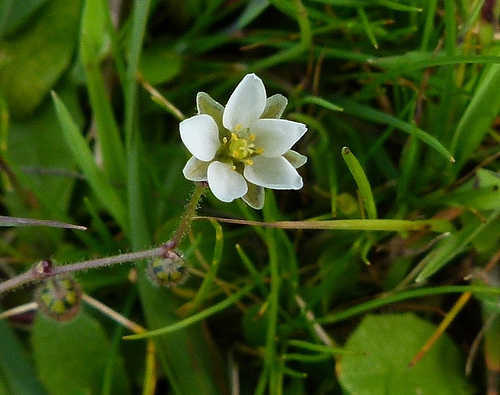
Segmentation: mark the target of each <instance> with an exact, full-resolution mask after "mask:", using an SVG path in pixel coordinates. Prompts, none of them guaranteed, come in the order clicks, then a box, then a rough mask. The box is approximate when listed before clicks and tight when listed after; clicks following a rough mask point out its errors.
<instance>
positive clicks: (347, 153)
mask: <svg viewBox="0 0 500 395" xmlns="http://www.w3.org/2000/svg"><path fill="white" fill-rule="evenodd" d="M342 158H344V160H345V163H346V165H347V167H348V168H349V171H350V172H351V174H352V176H353V178H354V181H355V182H356V185H357V186H358V190H359V195H360V197H361V200H362V202H363V205H364V207H365V209H366V213H367V214H368V218H369V219H376V218H377V207H376V206H375V200H374V199H373V193H372V188H371V186H370V182H369V181H368V177H366V174H365V172H364V170H363V168H362V167H361V164H360V163H359V161H358V159H357V158H356V156H355V155H354V154H353V153H352V151H351V150H350V149H349V148H348V147H344V148H342Z"/></svg>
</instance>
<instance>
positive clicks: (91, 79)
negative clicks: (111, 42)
mask: <svg viewBox="0 0 500 395" xmlns="http://www.w3.org/2000/svg"><path fill="white" fill-rule="evenodd" d="M104 7H105V4H104V2H103V1H102V0H89V1H86V2H85V7H84V10H83V17H82V27H81V33H80V56H81V59H82V63H83V68H84V70H85V75H86V78H87V88H88V91H89V99H90V105H91V107H92V113H93V115H94V117H95V120H96V124H97V132H98V136H99V143H100V147H101V150H102V158H103V165H104V169H105V172H106V174H107V175H108V176H109V177H110V179H111V180H113V181H114V182H120V183H123V182H124V180H125V177H126V174H127V173H126V162H125V150H124V148H123V143H122V141H121V139H120V133H119V131H118V126H117V124H116V120H115V118H114V116H113V110H112V108H111V102H110V98H109V94H108V92H107V89H106V86H105V84H104V79H103V76H102V74H101V71H100V56H101V55H100V53H99V52H100V51H101V50H102V47H103V44H104V41H105V38H106V24H107V23H106V18H105V16H106V11H105V10H104Z"/></svg>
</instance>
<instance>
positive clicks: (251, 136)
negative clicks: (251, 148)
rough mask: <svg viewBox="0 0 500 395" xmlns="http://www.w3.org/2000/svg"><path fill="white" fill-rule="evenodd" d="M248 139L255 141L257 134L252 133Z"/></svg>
mask: <svg viewBox="0 0 500 395" xmlns="http://www.w3.org/2000/svg"><path fill="white" fill-rule="evenodd" d="M248 140H250V141H255V134H253V133H252V134H250V136H248Z"/></svg>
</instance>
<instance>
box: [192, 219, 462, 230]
mask: <svg viewBox="0 0 500 395" xmlns="http://www.w3.org/2000/svg"><path fill="white" fill-rule="evenodd" d="M194 219H215V220H217V221H219V222H226V223H229V224H239V225H249V226H262V227H265V228H279V229H311V230H360V231H363V230H366V231H372V230H378V231H385V232H407V231H412V230H429V231H432V232H439V233H442V232H450V231H452V230H454V228H453V226H452V224H451V223H450V222H449V221H447V220H442V219H428V220H416V221H409V220H402V219H338V220H331V221H276V222H261V221H249V220H244V219H233V218H220V217H195V218H194Z"/></svg>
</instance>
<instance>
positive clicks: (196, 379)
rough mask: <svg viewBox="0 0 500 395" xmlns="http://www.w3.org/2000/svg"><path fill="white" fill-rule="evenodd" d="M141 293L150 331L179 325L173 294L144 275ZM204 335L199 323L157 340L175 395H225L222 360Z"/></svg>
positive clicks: (164, 368)
mask: <svg viewBox="0 0 500 395" xmlns="http://www.w3.org/2000/svg"><path fill="white" fill-rule="evenodd" d="M139 291H140V295H141V301H142V305H143V308H144V312H145V314H146V319H147V322H148V328H151V329H155V328H162V327H165V326H167V325H175V324H176V323H177V322H179V321H178V317H177V316H176V315H175V310H176V308H177V307H178V304H177V302H176V301H175V300H174V297H173V295H172V293H170V292H169V291H168V290H166V289H160V288H158V287H154V286H153V285H152V284H151V283H150V282H149V280H148V279H147V278H146V275H145V273H144V272H143V273H141V275H140V278H139ZM180 322H182V321H180ZM202 333H203V332H202V327H201V326H200V325H199V323H198V324H194V325H192V326H190V327H189V328H186V327H184V328H183V329H182V330H177V331H175V332H170V333H169V334H168V335H167V336H161V337H157V338H156V339H154V341H155V345H156V349H157V355H158V359H159V360H160V362H161V364H162V367H163V371H164V372H165V373H166V375H167V378H168V382H169V384H170V386H171V387H172V389H173V393H175V394H186V395H189V394H214V395H215V394H220V393H224V391H223V387H224V384H221V383H219V382H217V381H216V380H215V377H217V375H218V374H220V373H221V361H220V360H219V356H218V354H217V353H216V352H214V350H213V349H212V348H210V347H209V342H210V340H208V339H207V338H206V337H204V336H202ZM186 372H189V374H186Z"/></svg>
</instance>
